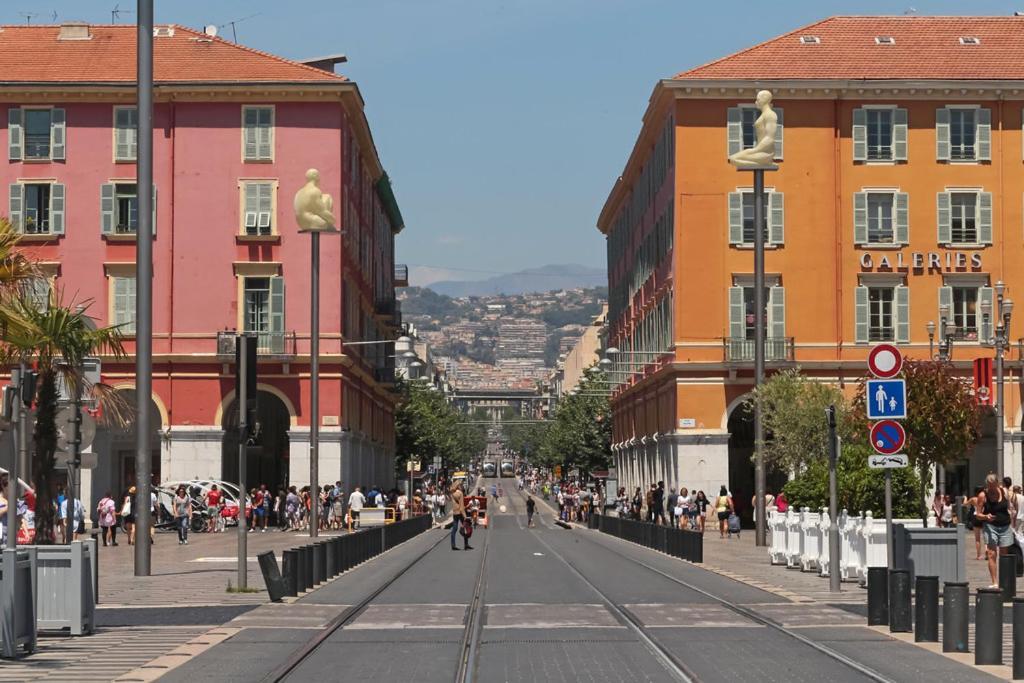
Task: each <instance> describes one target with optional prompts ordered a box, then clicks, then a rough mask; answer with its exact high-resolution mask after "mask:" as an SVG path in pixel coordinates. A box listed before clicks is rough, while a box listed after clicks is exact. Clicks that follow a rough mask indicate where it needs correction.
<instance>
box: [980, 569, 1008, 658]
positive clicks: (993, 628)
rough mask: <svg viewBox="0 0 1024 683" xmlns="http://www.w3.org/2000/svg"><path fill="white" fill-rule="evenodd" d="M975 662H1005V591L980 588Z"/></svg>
mask: <svg viewBox="0 0 1024 683" xmlns="http://www.w3.org/2000/svg"><path fill="white" fill-rule="evenodd" d="M974 663H975V664H1002V663H1003V592H1002V591H1001V590H1000V589H998V588H979V589H978V597H977V600H976V601H975V603H974Z"/></svg>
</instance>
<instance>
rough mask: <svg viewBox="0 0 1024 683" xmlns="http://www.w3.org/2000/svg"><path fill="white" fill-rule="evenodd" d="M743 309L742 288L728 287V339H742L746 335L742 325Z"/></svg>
mask: <svg viewBox="0 0 1024 683" xmlns="http://www.w3.org/2000/svg"><path fill="white" fill-rule="evenodd" d="M744 311H745V309H744V307H743V288H742V287H730V288H729V338H730V339H744V338H745V337H746V334H745V333H744V330H745V329H746V326H745V324H744V322H745V321H744V318H745V317H746V316H745V315H744Z"/></svg>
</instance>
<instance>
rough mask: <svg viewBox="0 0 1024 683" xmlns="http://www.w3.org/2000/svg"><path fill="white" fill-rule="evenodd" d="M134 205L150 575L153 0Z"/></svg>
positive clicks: (141, 28)
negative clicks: (136, 210) (135, 211)
mask: <svg viewBox="0 0 1024 683" xmlns="http://www.w3.org/2000/svg"><path fill="white" fill-rule="evenodd" d="M138 3H139V4H138V14H137V16H138V18H139V23H138V38H137V41H138V45H137V49H138V96H137V97H138V99H137V102H138V154H139V158H138V166H137V171H136V178H137V185H136V187H137V188H138V189H137V193H138V199H137V202H138V205H139V220H138V231H137V232H138V234H137V235H136V242H135V501H134V509H133V510H132V512H134V513H135V576H149V575H150V550H151V549H150V533H151V531H152V528H153V518H152V514H151V513H152V511H153V505H152V502H151V500H150V492H149V491H150V482H151V476H150V470H151V463H150V450H149V430H150V425H149V403H150V400H151V399H150V397H151V396H152V394H153V375H152V373H153V0H138Z"/></svg>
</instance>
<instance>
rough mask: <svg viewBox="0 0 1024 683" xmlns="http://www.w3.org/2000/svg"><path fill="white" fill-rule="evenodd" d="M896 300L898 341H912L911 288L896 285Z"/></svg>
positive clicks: (902, 342) (894, 297)
mask: <svg viewBox="0 0 1024 683" xmlns="http://www.w3.org/2000/svg"><path fill="white" fill-rule="evenodd" d="M893 290H894V296H893V299H895V301H896V343H897V344H909V343H910V288H909V287H903V286H900V287H894V288H893Z"/></svg>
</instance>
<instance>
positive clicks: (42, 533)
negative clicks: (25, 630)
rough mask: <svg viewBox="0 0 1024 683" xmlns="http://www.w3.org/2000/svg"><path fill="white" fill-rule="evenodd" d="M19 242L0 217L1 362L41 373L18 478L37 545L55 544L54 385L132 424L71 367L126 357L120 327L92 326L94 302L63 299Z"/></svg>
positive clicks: (109, 393)
mask: <svg viewBox="0 0 1024 683" xmlns="http://www.w3.org/2000/svg"><path fill="white" fill-rule="evenodd" d="M20 237H21V236H20V235H19V234H18V233H17V232H16V231H15V230H14V229H13V227H12V226H11V224H10V223H9V222H8V221H7V220H6V219H3V218H0V362H2V363H4V364H6V365H7V366H8V367H9V366H11V365H13V364H17V363H20V362H25V363H27V364H28V366H29V367H32V368H34V369H35V370H36V371H37V372H38V373H39V381H38V382H37V384H36V395H35V396H34V397H33V403H34V407H35V424H34V425H33V429H32V441H33V443H32V445H33V452H34V457H33V458H32V471H31V473H21V476H22V477H24V478H25V479H29V480H31V481H32V482H33V483H34V485H35V494H36V510H35V520H36V521H35V525H36V542H37V543H40V544H48V543H52V542H54V540H55V535H54V529H55V523H54V522H55V506H54V504H53V492H54V491H55V490H56V486H57V484H58V483H59V482H58V476H57V472H56V467H55V465H56V457H55V456H56V452H57V424H56V418H57V410H58V407H59V406H58V399H59V396H58V382H59V381H61V382H63V383H64V384H65V385H66V386H68V388H69V389H70V391H71V392H76V391H77V392H91V394H92V395H93V397H94V398H95V399H96V400H97V401H98V402H99V403H100V405H101V406H102V408H103V410H101V411H100V414H101V415H102V416H103V419H105V420H106V421H108V422H116V423H119V424H121V425H122V426H123V425H124V424H126V423H127V421H129V420H130V419H131V416H130V414H129V413H128V406H126V405H124V404H123V402H121V401H119V400H118V398H117V395H116V393H115V392H114V391H113V389H112V388H111V387H109V386H106V385H102V384H97V385H89V386H84V384H85V380H84V378H82V377H81V376H80V374H79V373H78V372H76V371H75V369H76V368H80V367H81V365H82V362H83V361H84V360H85V358H87V357H88V356H93V355H97V354H106V355H108V356H110V357H112V358H114V359H121V358H124V357H125V355H126V354H125V349H124V345H123V336H122V335H121V333H120V332H119V331H118V329H117V327H97V326H96V324H95V322H94V321H93V319H92V318H90V317H89V315H88V309H89V307H90V305H91V304H92V301H91V300H81V301H75V300H73V299H71V300H65V297H64V295H63V292H61V291H58V290H53V289H52V288H51V286H50V282H49V281H48V280H47V279H46V277H45V276H44V274H43V272H42V271H41V269H40V267H39V264H38V262H37V261H36V260H35V259H33V258H32V257H31V256H30V255H29V254H28V253H26V252H25V251H23V250H22V249H20V248H19V247H18V241H19V239H20ZM43 292H45V295H43V294H41V293H43ZM58 361H59V362H58ZM61 478H62V476H61ZM11 533H14V530H12V531H11Z"/></svg>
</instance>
